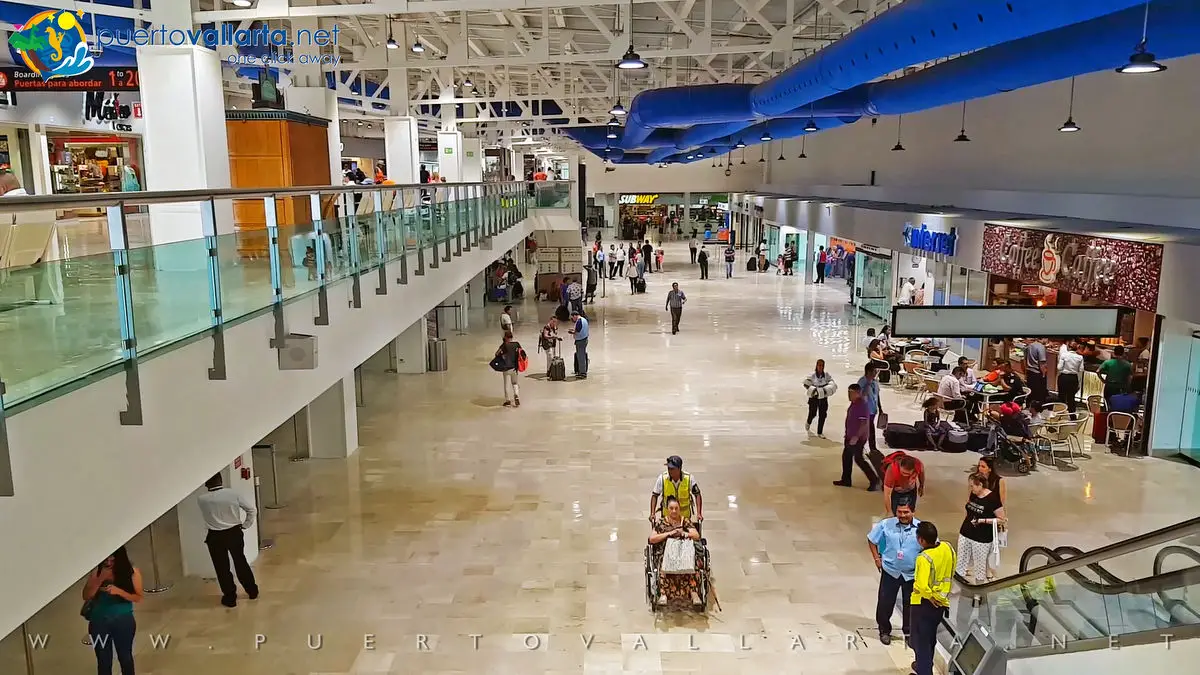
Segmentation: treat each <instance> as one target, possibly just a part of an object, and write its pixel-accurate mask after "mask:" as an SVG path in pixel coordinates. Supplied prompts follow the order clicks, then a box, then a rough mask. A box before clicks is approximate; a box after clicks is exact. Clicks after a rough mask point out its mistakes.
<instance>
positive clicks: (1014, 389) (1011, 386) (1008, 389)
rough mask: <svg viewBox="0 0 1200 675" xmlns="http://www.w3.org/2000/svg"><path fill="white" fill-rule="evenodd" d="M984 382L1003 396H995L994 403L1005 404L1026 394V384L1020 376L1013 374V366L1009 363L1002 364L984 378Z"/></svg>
mask: <svg viewBox="0 0 1200 675" xmlns="http://www.w3.org/2000/svg"><path fill="white" fill-rule="evenodd" d="M983 381H984V382H986V383H988V384H990V385H992V386H994V387H996V388H997V389H999V390H1000V391H1001V392H1002V393H1003V395H1002V396H993V397H992V402H993V403H998V402H1005V403H1007V402H1008V401H1011V400H1013V399H1014V398H1016V397H1017V396H1020V395H1021V394H1022V393H1024V392H1025V382H1024V381H1023V380H1022V379H1021V376H1020V375H1017V374H1016V373H1014V372H1013V369H1012V364H1011V363H1009V362H1008V361H1003V362H1001V363H1000V364H999V365H998V366H996V369H995V370H993V371H992V372H990V373H988V374H987V375H984V376H983Z"/></svg>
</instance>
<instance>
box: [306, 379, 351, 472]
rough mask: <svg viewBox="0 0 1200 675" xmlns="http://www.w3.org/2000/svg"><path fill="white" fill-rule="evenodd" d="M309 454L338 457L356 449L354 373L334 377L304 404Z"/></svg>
mask: <svg viewBox="0 0 1200 675" xmlns="http://www.w3.org/2000/svg"><path fill="white" fill-rule="evenodd" d="M306 410H307V411H308V415H307V426H308V445H309V451H308V452H309V456H310V457H314V458H337V459H342V458H345V457H348V456H349V455H351V454H353V453H354V451H355V450H357V449H358V406H357V405H356V402H355V398H354V373H350V374H348V375H346V377H344V378H342V379H341V380H338V381H337V382H335V383H334V384H333V386H332V387H330V388H328V389H326V390H325V391H324V392H323V393H322V394H321V395H320V396H318V397H316V398H315V399H313V400H312V402H311V403H309V404H308V405H307V406H306Z"/></svg>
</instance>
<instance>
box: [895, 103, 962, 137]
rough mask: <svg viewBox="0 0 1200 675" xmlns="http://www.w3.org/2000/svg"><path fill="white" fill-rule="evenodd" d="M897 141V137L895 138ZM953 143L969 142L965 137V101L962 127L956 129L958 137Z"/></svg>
mask: <svg viewBox="0 0 1200 675" xmlns="http://www.w3.org/2000/svg"><path fill="white" fill-rule="evenodd" d="M896 140H897V141H899V139H896ZM954 142H955V143H970V142H971V139H969V138H967V102H966V101H963V104H962V127H960V128H959V130H958V138H956V139H954Z"/></svg>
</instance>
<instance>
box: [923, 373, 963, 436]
mask: <svg viewBox="0 0 1200 675" xmlns="http://www.w3.org/2000/svg"><path fill="white" fill-rule="evenodd" d="M942 372H945V371H942ZM962 377H963V369H962V367H961V366H955V367H954V369H953V370H951V371H950V372H949V373H946V374H945V375H943V376H942V379H941V381H940V382H938V397H940V399H941V407H942V408H944V409H946V410H953V411H955V413H954V421H955V422H958V423H960V424H962V423H965V422H966V421H967V419H966V414H965V412H964V411H965V410H966V408H967V400H966V399H967V397H966V394H965V393H964V391H963V381H962ZM928 403H929V402H928V401H926V404H928ZM926 410H928V405H926Z"/></svg>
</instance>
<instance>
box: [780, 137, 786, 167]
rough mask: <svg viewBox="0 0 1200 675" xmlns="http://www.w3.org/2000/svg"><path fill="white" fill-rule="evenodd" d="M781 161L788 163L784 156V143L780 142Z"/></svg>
mask: <svg viewBox="0 0 1200 675" xmlns="http://www.w3.org/2000/svg"><path fill="white" fill-rule="evenodd" d="M779 161H781V162H786V161H787V157H784V156H783V141H780V142H779Z"/></svg>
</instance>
